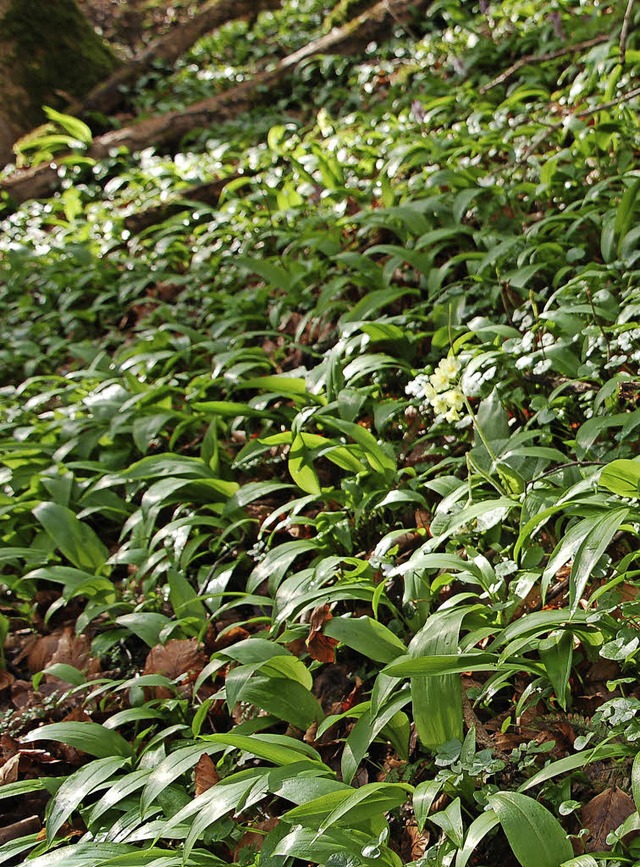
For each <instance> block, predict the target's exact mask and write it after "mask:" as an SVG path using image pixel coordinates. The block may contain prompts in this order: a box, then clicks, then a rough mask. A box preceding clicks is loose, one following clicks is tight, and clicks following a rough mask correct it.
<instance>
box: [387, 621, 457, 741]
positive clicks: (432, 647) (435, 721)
mask: <svg viewBox="0 0 640 867" xmlns="http://www.w3.org/2000/svg"><path fill="white" fill-rule="evenodd" d="M469 610H470V609H469V608H468V607H466V606H465V607H461V608H457V609H453V610H451V611H437V612H436V613H435V614H432V615H431V616H430V617H429V618H428V619H427V621H426V623H425V624H424V626H423V627H422V629H421V630H420V632H418V634H417V635H416V636H415V637H414V639H413V640H412V642H411V644H410V646H409V655H410V656H411V657H412V658H413V659H414V660H416V661H423V660H430V658H432V657H438V656H443V655H448V654H451V653H453V652H454V651H455V650H456V649H457V647H458V643H459V641H460V628H461V626H462V621H463V620H464V618H465V616H466V615H467V614H468V613H469ZM392 665H393V663H392ZM384 673H385V674H391V673H392V671H391V670H390V669H389V666H387V668H386V669H385V670H384ZM411 696H412V701H413V719H414V722H415V724H416V729H417V731H418V736H419V738H420V740H421V742H422V743H423V745H424V746H425V747H426V748H427V749H436V747H438V746H440V744H443V743H445V742H446V741H450V740H453V739H454V738H458V739H459V740H462V734H463V732H462V687H461V685H460V678H459V677H458V676H457V675H456V674H441V675H438V676H434V677H419V678H416V677H414V678H412V680H411Z"/></svg>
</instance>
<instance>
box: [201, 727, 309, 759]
mask: <svg viewBox="0 0 640 867" xmlns="http://www.w3.org/2000/svg"><path fill="white" fill-rule="evenodd" d="M203 740H204V741H206V742H207V743H213V744H223V745H224V746H229V747H236V748H237V749H239V750H243V751H244V752H247V753H250V754H251V755H253V756H256V758H258V759H264V760H265V761H267V762H272V764H274V765H289V764H293V763H294V762H299V761H301V760H302V759H303V758H305V755H307V752H308V748H307V745H306V744H300V745H298V743H297V742H296V741H295V740H294V739H293V738H289V737H287V738H284V740H285V741H286V743H287V746H285V745H283V744H282V743H278V741H277V739H276V736H274V735H272V736H270V735H253V736H252V737H247V735H238V734H234V733H233V732H229V733H228V734H213V735H205V736H204V737H203ZM289 744H290V746H289ZM314 755H315V756H316V757H317V758H310V757H308V760H309V761H312V762H319V761H320V756H318V754H317V753H315V751H314Z"/></svg>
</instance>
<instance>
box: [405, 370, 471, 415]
mask: <svg viewBox="0 0 640 867" xmlns="http://www.w3.org/2000/svg"><path fill="white" fill-rule="evenodd" d="M459 372H460V362H459V361H458V359H457V358H454V357H453V356H452V355H448V356H447V357H446V358H443V359H441V360H440V362H439V364H438V366H437V367H436V369H435V371H434V372H433V373H432V374H431V375H430V376H427V374H426V373H419V374H418V376H416V378H415V379H412V380H411V382H410V383H409V384H408V385H407V387H406V388H405V392H406V393H407V394H408V395H409V397H417V398H420V399H422V403H421V404H420V409H421V410H423V411H425V410H426V409H428V408H429V407H430V408H431V409H432V410H433V411H434V412H435V414H436V415H440V416H442V417H443V418H444V419H445V420H446V421H448V422H454V421H459V419H460V411H461V410H462V408H463V407H464V395H463V393H462V391H461V390H460V388H459V385H457V380H458V373H459Z"/></svg>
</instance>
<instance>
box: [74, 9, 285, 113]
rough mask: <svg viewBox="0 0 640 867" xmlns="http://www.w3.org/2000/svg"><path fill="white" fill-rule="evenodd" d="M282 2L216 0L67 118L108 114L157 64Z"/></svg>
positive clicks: (89, 96) (77, 104) (115, 75)
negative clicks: (220, 28) (242, 19)
mask: <svg viewBox="0 0 640 867" xmlns="http://www.w3.org/2000/svg"><path fill="white" fill-rule="evenodd" d="M281 5H282V0H213V2H211V3H208V4H207V5H206V6H205V7H204V9H202V10H201V11H200V12H198V14H197V15H195V16H194V17H193V18H190V19H188V20H187V21H185V22H183V23H182V24H179V25H177V26H176V27H174V28H173V29H172V30H171V31H170V32H169V33H168V34H166V35H165V36H162V37H160V38H159V39H156V40H154V41H153V42H152V43H151V44H150V45H148V46H147V47H146V48H145V49H144V51H143V52H142V53H141V54H139V55H137V56H136V57H134V58H133V60H130V61H129V62H128V63H126V64H125V65H124V66H121V67H120V68H119V69H117V70H116V71H115V72H114V73H113V74H112V75H111V76H109V78H108V79H107V80H106V81H104V82H101V83H100V84H98V85H96V87H94V88H93V89H92V90H91V91H90V92H89V93H88V94H87V96H85V97H84V98H83V99H82V100H79V101H78V102H75V103H73V104H72V105H71V106H69V108H68V109H67V113H68V114H74V115H85V114H88V113H90V112H95V111H97V112H101V113H102V114H109V113H110V112H113V111H115V109H117V108H118V107H119V106H120V104H121V103H122V101H123V90H124V88H125V87H126V86H127V85H130V84H132V83H133V82H135V81H137V80H138V79H139V78H140V77H141V76H142V75H143V74H144V73H145V72H148V71H149V70H150V69H151V68H152V67H153V66H154V64H155V63H157V62H158V61H161V62H163V63H166V64H167V65H171V64H173V63H175V62H176V60H178V59H179V58H180V57H182V55H183V54H185V52H186V51H188V50H189V48H191V46H192V45H194V44H195V43H196V42H197V41H198V39H200V38H201V37H202V36H205V35H206V34H207V33H211V31H213V30H216V29H217V28H218V27H221V26H222V25H223V24H226V23H227V22H229V21H233V20H235V19H237V18H249V17H251V16H254V15H257V14H258V13H259V12H263V11H265V10H267V9H277V8H278V7H279V6H281Z"/></svg>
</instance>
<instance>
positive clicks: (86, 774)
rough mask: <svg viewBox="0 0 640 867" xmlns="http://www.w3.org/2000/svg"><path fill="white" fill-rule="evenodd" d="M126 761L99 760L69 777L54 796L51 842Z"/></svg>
mask: <svg viewBox="0 0 640 867" xmlns="http://www.w3.org/2000/svg"><path fill="white" fill-rule="evenodd" d="M59 725H65V723H59ZM66 725H69V723H66ZM111 734H112V733H111ZM126 761H127V759H126V758H121V757H117V756H109V758H104V759H97V760H96V761H95V762H90V763H89V764H88V765H85V766H84V767H83V768H80V770H79V771H76V772H75V774H71V776H70V777H67V779H66V780H65V781H64V783H63V784H62V785H61V786H60V788H59V789H58V791H57V792H56V794H55V795H54V797H53V800H52V801H51V806H50V809H49V811H48V815H47V822H46V827H47V840H48V841H49V842H51V841H52V840H53V839H54V837H55V835H56V833H57V832H58V830H59V829H60V828H61V827H62V825H64V823H65V822H66V821H67V819H68V818H69V816H70V815H71V814H72V813H73V811H74V810H75V809H77V808H78V807H79V806H80V804H81V803H82V802H83V801H84V799H85V798H86V797H87V795H91V794H93V793H94V792H95V791H96V790H97V789H98V788H99V787H100V786H101V784H102V783H104V782H105V780H108V779H109V778H110V777H112V776H113V775H114V774H115V773H116V771H119V770H120V768H121V767H122V766H123V765H124V764H125V762H126Z"/></svg>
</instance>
